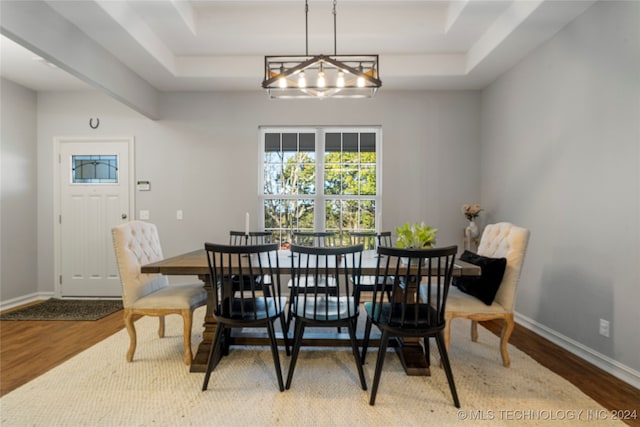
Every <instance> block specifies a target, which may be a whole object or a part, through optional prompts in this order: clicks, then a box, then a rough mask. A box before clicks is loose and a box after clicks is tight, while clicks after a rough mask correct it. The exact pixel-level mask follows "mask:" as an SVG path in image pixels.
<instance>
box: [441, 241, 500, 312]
mask: <svg viewBox="0 0 640 427" xmlns="http://www.w3.org/2000/svg"><path fill="white" fill-rule="evenodd" d="M460 259H461V260H462V261H466V262H468V263H470V264H474V265H477V266H479V267H480V268H481V269H482V275H480V276H462V277H454V278H453V280H452V284H453V285H454V286H457V287H458V289H460V290H461V291H462V292H464V293H466V294H469V295H472V296H474V297H476V298H478V299H479V300H480V301H482V302H483V303H485V304H486V305H491V304H493V300H494V299H495V297H496V294H497V293H498V288H499V287H500V283H502V276H504V270H505V268H506V267H507V259H506V258H489V257H486V256H482V255H478V254H475V253H473V252H469V251H464V252H463V253H462V255H461V256H460Z"/></svg>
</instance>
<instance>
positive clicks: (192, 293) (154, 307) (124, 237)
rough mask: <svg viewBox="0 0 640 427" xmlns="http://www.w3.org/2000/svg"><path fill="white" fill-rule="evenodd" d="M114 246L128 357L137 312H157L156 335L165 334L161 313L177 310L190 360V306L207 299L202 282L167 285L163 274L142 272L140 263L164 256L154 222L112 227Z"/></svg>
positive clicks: (186, 357) (129, 358)
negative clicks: (128, 340) (182, 322)
mask: <svg viewBox="0 0 640 427" xmlns="http://www.w3.org/2000/svg"><path fill="white" fill-rule="evenodd" d="M112 234H113V246H114V248H115V252H116V260H117V262H118V270H119V272H120V281H121V282H122V305H123V306H124V323H125V325H126V327H127V331H128V332H129V338H130V340H131V341H130V345H129V351H128V352H127V361H128V362H131V361H132V360H133V354H134V352H135V351H136V329H135V325H134V320H136V319H137V318H139V317H140V316H158V317H159V320H160V325H159V328H158V336H159V337H160V338H162V337H164V316H166V315H168V314H179V315H181V316H182V318H183V321H184V329H183V330H184V362H185V364H187V365H190V364H191V359H192V358H193V356H192V353H191V324H192V318H193V310H195V309H196V308H198V307H200V306H203V305H205V304H206V302H207V292H206V290H205V289H204V287H203V285H202V284H193V285H179V286H170V285H169V281H168V280H167V277H166V276H163V275H161V274H142V273H141V272H140V267H141V266H142V265H144V264H149V263H152V262H155V261H159V260H161V259H162V258H163V256H162V248H161V247H160V239H159V237H158V229H157V227H156V226H155V225H154V224H150V223H147V222H142V221H131V222H128V223H125V224H121V225H119V226H117V227H114V228H113V230H112Z"/></svg>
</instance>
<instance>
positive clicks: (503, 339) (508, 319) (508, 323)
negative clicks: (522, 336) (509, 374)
mask: <svg viewBox="0 0 640 427" xmlns="http://www.w3.org/2000/svg"><path fill="white" fill-rule="evenodd" d="M514 326H515V324H514V321H513V314H508V315H506V316H505V318H504V326H503V327H502V333H501V334H500V353H501V354H502V364H503V365H504V366H505V368H508V367H509V366H511V359H509V352H508V351H507V344H508V343H509V338H510V337H511V333H512V332H513V328H514Z"/></svg>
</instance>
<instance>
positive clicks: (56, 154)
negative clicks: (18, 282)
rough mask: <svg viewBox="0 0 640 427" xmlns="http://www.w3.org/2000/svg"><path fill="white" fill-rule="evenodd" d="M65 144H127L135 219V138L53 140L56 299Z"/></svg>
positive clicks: (59, 292)
mask: <svg viewBox="0 0 640 427" xmlns="http://www.w3.org/2000/svg"><path fill="white" fill-rule="evenodd" d="M65 142H87V143H92V142H126V143H127V144H128V146H129V164H128V165H127V166H128V168H129V213H128V214H127V215H128V218H130V219H133V218H134V217H133V215H132V214H133V212H135V211H136V210H135V176H136V175H135V158H134V154H135V139H134V137H133V136H101V137H93V136H84V137H83V136H56V137H54V138H53V159H52V161H53V171H54V173H53V262H54V268H53V270H54V271H53V283H54V297H55V298H60V296H61V295H62V287H61V284H60V277H61V269H62V266H61V264H60V263H61V262H62V259H61V256H60V244H61V241H60V239H61V237H60V234H61V231H60V229H61V224H60V215H61V207H60V167H61V163H60V147H61V146H62V144H63V143H65Z"/></svg>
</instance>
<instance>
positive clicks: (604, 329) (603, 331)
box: [600, 319, 609, 338]
mask: <svg viewBox="0 0 640 427" xmlns="http://www.w3.org/2000/svg"><path fill="white" fill-rule="evenodd" d="M600 335H603V336H605V337H607V338H609V321H608V320H604V319H600Z"/></svg>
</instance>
